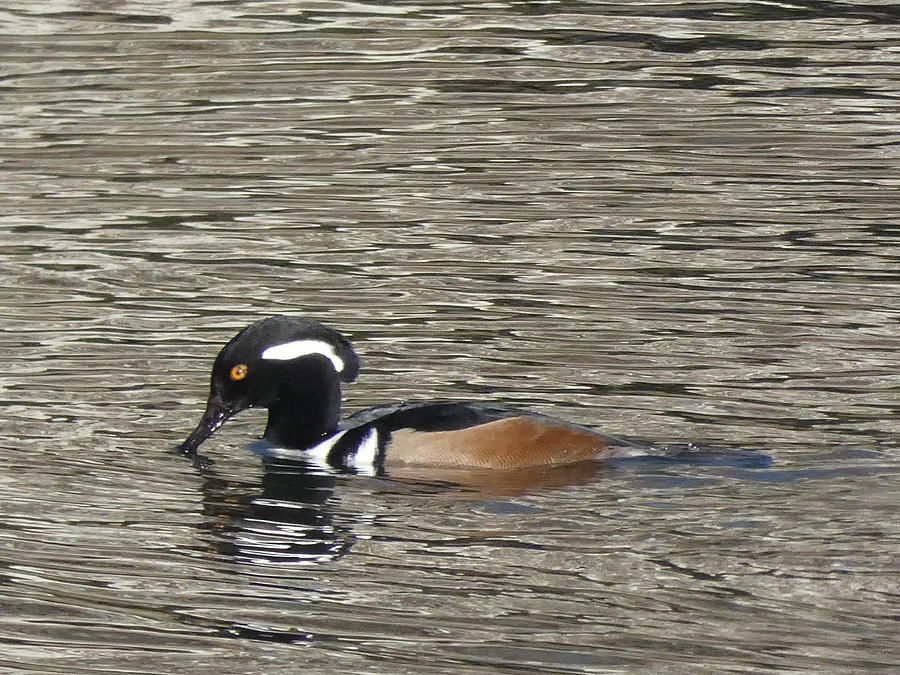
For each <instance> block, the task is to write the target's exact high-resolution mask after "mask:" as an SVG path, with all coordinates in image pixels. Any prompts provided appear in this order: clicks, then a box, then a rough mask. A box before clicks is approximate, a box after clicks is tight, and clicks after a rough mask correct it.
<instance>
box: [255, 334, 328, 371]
mask: <svg viewBox="0 0 900 675" xmlns="http://www.w3.org/2000/svg"><path fill="white" fill-rule="evenodd" d="M312 354H320V355H321V356H324V357H325V358H326V359H328V360H329V361H331V362H332V363H333V364H334V369H335V370H336V371H337V372H339V373H340V372H342V371H343V370H344V361H343V359H341V357H340V356H338V355H337V353H336V352H335V351H334V347H332V346H331V345H330V344H328V343H327V342H322V341H321V340H294V341H293V342H285V343H284V344H282V345H275V346H274V347H269V348H268V349H264V350H263V353H262V354H260V356H261V357H262V358H264V359H266V360H270V361H293V360H294V359H299V358H300V357H301V356H310V355H312Z"/></svg>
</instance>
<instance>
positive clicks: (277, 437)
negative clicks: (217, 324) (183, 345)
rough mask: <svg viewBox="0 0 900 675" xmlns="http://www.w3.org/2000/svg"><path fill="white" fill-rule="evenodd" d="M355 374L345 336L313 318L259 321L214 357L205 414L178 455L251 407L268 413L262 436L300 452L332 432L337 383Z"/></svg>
mask: <svg viewBox="0 0 900 675" xmlns="http://www.w3.org/2000/svg"><path fill="white" fill-rule="evenodd" d="M358 373H359V358H358V357H357V356H356V353H355V352H354V351H353V348H352V347H351V345H350V343H349V342H348V341H347V339H346V338H344V337H343V336H342V335H340V334H339V333H336V332H335V331H333V330H331V329H330V328H327V327H326V326H323V325H322V324H320V323H319V322H318V321H313V320H312V319H299V318H293V317H287V316H276V317H271V318H268V319H263V320H262V321H257V322H256V323H254V324H251V325H249V326H247V328H245V329H244V330H242V331H241V332H240V333H238V334H237V335H235V336H234V337H233V338H232V339H231V340H230V341H229V342H228V344H226V345H225V346H224V347H223V348H222V351H220V352H219V355H218V356H217V357H216V360H215V363H214V364H213V369H212V376H211V381H210V388H209V389H210V391H209V400H208V401H207V404H206V412H204V413H203V417H202V418H201V420H200V423H199V424H198V425H197V428H196V429H194V431H193V432H192V433H191V435H190V436H188V438H187V440H185V441H184V443H182V444H181V445H180V446H178V450H180V451H181V452H184V453H186V454H189V455H195V454H196V452H197V448H198V447H199V446H200V444H201V443H203V441H205V440H206V439H207V438H209V437H210V436H212V434H213V433H214V432H215V431H216V429H218V428H219V427H220V426H222V425H223V424H224V423H225V422H226V421H227V420H228V418H230V417H231V416H233V415H235V414H236V413H239V412H240V411H242V410H246V409H247V408H253V407H262V408H268V410H269V422H268V426H267V427H266V433H265V435H264V437H265V438H266V439H268V440H270V441H272V442H273V443H280V444H284V445H287V446H290V447H303V446H304V445H305V444H306V443H308V442H311V441H313V440H315V439H316V438H318V437H321V436H322V435H323V434H324V433H327V432H329V431H333V430H334V429H335V428H336V427H337V422H338V417H339V415H340V400H341V387H340V383H341V382H352V381H353V380H355V379H356V376H357V374H358Z"/></svg>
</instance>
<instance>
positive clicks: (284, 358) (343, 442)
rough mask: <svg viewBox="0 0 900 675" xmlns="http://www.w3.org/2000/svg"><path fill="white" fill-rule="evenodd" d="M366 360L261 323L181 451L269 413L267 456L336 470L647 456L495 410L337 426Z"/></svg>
mask: <svg viewBox="0 0 900 675" xmlns="http://www.w3.org/2000/svg"><path fill="white" fill-rule="evenodd" d="M358 372H359V359H358V358H357V356H356V354H355V353H354V351H353V348H352V347H351V346H350V343H349V342H348V341H347V340H346V339H345V338H344V337H343V336H341V335H340V334H338V333H336V332H335V331H333V330H331V329H329V328H326V327H325V326H323V325H322V324H320V323H318V322H316V321H312V320H310V319H296V318H291V317H272V318H268V319H264V320H262V321H258V322H256V323H254V324H252V325H250V326H248V327H247V328H245V329H244V330H242V331H241V332H240V333H238V334H237V335H236V336H235V337H234V338H232V340H231V341H230V342H229V343H228V344H226V345H225V347H224V348H223V349H222V351H220V352H219V355H218V356H217V357H216V360H215V363H214V364H213V369H212V382H211V386H210V396H209V401H208V402H207V406H206V412H205V413H204V414H203V418H202V419H201V420H200V423H199V424H198V425H197V428H196V429H195V430H194V431H193V433H191V435H190V436H189V437H188V438H187V440H185V442H184V443H182V445H181V446H180V450H181V451H182V452H184V453H186V454H189V455H192V456H196V453H197V448H198V447H199V446H200V444H201V443H203V441H205V440H206V439H207V438H209V437H210V436H211V435H212V434H213V433H214V432H215V430H216V429H218V428H219V427H220V426H221V425H222V424H223V423H224V422H225V421H226V420H227V419H228V418H229V417H231V416H232V415H234V414H235V413H238V412H240V411H241V410H245V409H247V408H250V407H255V406H258V407H265V408H267V409H268V411H269V420H268V425H267V426H266V430H265V434H264V436H263V440H264V443H263V444H262V445H260V444H257V445H256V446H255V448H256V450H257V451H258V452H260V454H264V455H267V456H270V457H271V456H282V457H294V458H298V459H299V458H304V459H306V460H308V461H313V462H318V463H319V464H320V465H325V466H329V467H333V468H338V469H352V470H355V471H357V472H361V473H381V472H383V471H384V470H385V469H386V468H388V469H391V471H393V469H394V468H396V467H409V466H431V467H437V468H443V469H454V468H463V467H472V468H480V469H507V470H509V469H527V468H529V467H541V466H543V467H546V466H551V465H563V464H574V463H578V462H584V461H586V460H596V459H607V458H611V457H623V456H625V457H630V456H635V455H641V454H645V452H646V450H647V449H646V448H642V447H640V446H637V445H635V444H632V443H629V442H626V441H620V440H618V439H615V438H612V437H610V436H605V435H603V434H601V433H599V432H597V431H594V430H592V429H589V428H587V427H583V426H579V425H576V424H571V423H568V422H565V421H562V420H558V419H555V418H552V417H547V416H545V415H538V414H534V413H529V412H523V411H520V410H513V409H510V408H503V407H500V406H496V405H489V404H482V403H469V402H453V403H422V404H396V405H390V406H385V407H378V408H372V409H370V410H366V411H364V412H362V413H358V414H356V415H353V416H351V417H349V418H347V419H346V420H345V421H344V423H343V424H340V423H339V416H340V405H341V387H340V383H341V382H352V381H353V380H355V379H356V376H357V374H358Z"/></svg>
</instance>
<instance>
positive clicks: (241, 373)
mask: <svg viewBox="0 0 900 675" xmlns="http://www.w3.org/2000/svg"><path fill="white" fill-rule="evenodd" d="M228 376H229V377H230V378H231V379H232V380H234V381H235V382H239V381H241V380H243V379H244V378H245V377H247V366H245V365H244V364H243V363H239V364H237V365H236V366H235V367H234V368H232V369H231V371H230V372H229V373H228Z"/></svg>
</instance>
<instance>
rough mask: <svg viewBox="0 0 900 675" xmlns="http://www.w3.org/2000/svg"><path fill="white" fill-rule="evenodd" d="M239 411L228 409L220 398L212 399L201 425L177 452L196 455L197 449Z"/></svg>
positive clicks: (201, 419)
mask: <svg viewBox="0 0 900 675" xmlns="http://www.w3.org/2000/svg"><path fill="white" fill-rule="evenodd" d="M236 412H237V410H232V409H230V408H227V407H226V406H225V404H224V403H222V401H221V400H220V399H219V398H218V397H211V398H210V399H209V401H208V402H207V404H206V412H204V413H203V417H202V418H200V424H198V425H197V428H196V429H194V430H193V431H192V432H191V435H190V436H188V437H187V439H186V440H185V441H184V443H182V444H181V445H179V446H178V447H177V448H176V451H177V452H182V453H184V454H185V455H191V456H193V455H196V454H197V448H199V447H200V444H201V443H203V441H205V440H206V439H207V438H209V437H210V436H212V435H213V434H214V433H215V432H216V429H218V428H219V427H220V426H222V425H223V424H225V422H227V421H228V418H229V417H231V416H232V415H234V414H235V413H236Z"/></svg>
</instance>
